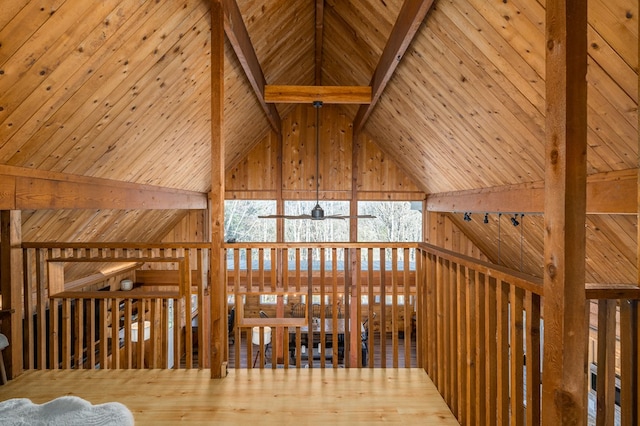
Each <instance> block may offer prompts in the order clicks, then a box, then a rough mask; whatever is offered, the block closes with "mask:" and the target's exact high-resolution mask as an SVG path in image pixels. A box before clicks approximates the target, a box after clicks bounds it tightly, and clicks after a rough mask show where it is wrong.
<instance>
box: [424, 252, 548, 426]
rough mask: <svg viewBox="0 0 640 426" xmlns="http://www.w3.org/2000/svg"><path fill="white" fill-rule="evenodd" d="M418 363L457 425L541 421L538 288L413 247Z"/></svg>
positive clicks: (489, 267) (520, 277) (504, 272)
mask: <svg viewBox="0 0 640 426" xmlns="http://www.w3.org/2000/svg"><path fill="white" fill-rule="evenodd" d="M419 252H420V261H419V264H420V265H421V268H420V269H419V271H420V272H419V277H418V306H419V309H418V339H417V341H418V342H419V343H418V359H419V362H418V363H419V365H420V366H421V367H423V368H425V370H426V371H427V373H428V374H429V376H430V377H431V379H432V380H433V382H434V383H435V385H436V386H437V388H438V390H439V391H440V393H441V394H442V396H443V397H444V398H445V401H446V402H447V404H448V405H449V407H450V408H451V410H452V412H453V413H454V415H455V416H456V417H457V419H458V421H460V423H461V424H465V425H474V424H488V425H489V424H491V425H493V424H518V425H522V424H527V425H535V424H539V423H540V409H541V399H540V396H541V384H542V383H541V360H542V351H541V326H542V322H541V312H540V311H541V303H542V296H543V294H542V283H541V281H539V280H536V279H533V278H531V277H529V276H525V275H524V274H518V273H516V272H513V271H511V270H508V269H506V268H502V267H499V266H496V265H493V264H489V263H486V262H481V261H478V260H476V259H472V258H470V257H466V256H462V255H459V254H456V253H453V252H450V251H447V250H444V249H440V248H438V247H435V246H431V245H428V244H420V245H419Z"/></svg>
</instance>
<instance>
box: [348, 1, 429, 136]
mask: <svg viewBox="0 0 640 426" xmlns="http://www.w3.org/2000/svg"><path fill="white" fill-rule="evenodd" d="M433 2H434V0H422V1H412V0H405V2H404V4H403V5H402V9H400V14H399V15H398V19H397V20H396V23H395V25H394V26H393V29H392V30H391V35H390V36H389V40H387V45H386V46H385V47H384V50H383V51H382V55H381V56H380V61H379V62H378V66H377V67H376V70H375V71H374V73H373V77H372V78H371V84H370V86H371V88H372V97H371V103H370V104H369V105H362V106H361V107H360V109H358V112H357V113H356V116H355V118H354V120H353V131H354V133H355V134H358V133H360V130H362V127H363V126H364V123H365V122H366V121H367V119H368V118H369V115H370V114H371V111H373V108H374V107H375V106H376V102H378V99H380V95H382V92H383V91H384V88H385V87H386V86H387V83H388V82H389V80H390V79H391V76H392V75H393V72H394V71H395V70H396V67H397V66H398V64H399V63H400V60H401V59H402V56H404V53H405V52H406V51H407V48H408V47H409V44H410V43H411V40H413V37H414V36H415V34H416V33H417V32H418V29H419V28H420V24H422V22H423V21H424V18H425V17H426V16H427V13H428V12H429V10H430V9H431V6H432V5H433Z"/></svg>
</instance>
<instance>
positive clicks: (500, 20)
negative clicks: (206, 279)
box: [0, 0, 638, 281]
mask: <svg viewBox="0 0 640 426" xmlns="http://www.w3.org/2000/svg"><path fill="white" fill-rule="evenodd" d="M236 3H237V6H238V9H239V11H240V14H241V16H242V21H243V24H244V26H246V30H247V33H248V36H249V38H250V40H251V44H252V46H253V49H255V55H256V58H257V60H258V63H259V66H260V68H261V70H262V72H263V73H264V79H265V80H266V83H268V84H274V85H275V84H279V85H317V84H322V85H336V86H366V85H369V84H370V83H371V80H372V76H373V74H374V71H375V69H376V66H377V65H378V64H379V62H380V60H381V55H382V52H383V51H384V49H385V45H386V43H387V40H388V39H389V37H390V34H391V32H392V29H393V26H394V24H395V22H396V19H397V17H398V15H399V13H400V10H401V8H402V5H403V1H402V0H384V1H382V0H354V1H342V0H324V1H320V2H319V1H315V0H237V2H236ZM588 4H589V40H588V46H589V47H588V52H589V68H588V121H589V129H588V172H589V174H592V175H600V174H603V173H618V172H621V173H624V172H625V171H628V170H629V169H636V168H637V167H638V166H637V158H638V118H637V105H638V86H637V85H638V16H637V13H638V1H637V0H589V3H588ZM0 6H1V7H0V167H1V166H3V165H6V166H17V167H22V168H28V169H35V170H38V171H41V172H61V173H65V174H74V175H80V176H85V177H95V178H105V179H112V180H116V181H123V182H130V183H136V184H146V185H156V186H160V187H165V188H172V189H176V190H182V191H194V192H207V191H209V188H210V150H209V140H210V127H211V121H210V46H209V41H210V37H209V28H210V25H211V22H210V14H209V1H208V0H172V1H153V0H103V1H101V2H98V3H96V2H88V1H85V0H0ZM544 8H545V1H543V0H492V1H486V0H435V2H434V4H433V6H432V7H431V9H430V11H429V13H428V15H427V17H426V18H425V19H424V22H423V23H422V25H421V26H420V27H419V29H418V32H417V33H416V35H415V37H414V39H413V41H412V42H411V44H410V45H409V48H408V50H407V52H406V53H405V54H404V56H403V57H402V58H399V59H400V60H399V63H398V66H397V68H396V69H395V71H394V73H393V75H392V77H391V79H390V81H389V82H388V84H387V85H386V86H385V88H384V91H383V92H382V95H381V96H380V98H379V99H378V101H377V102H376V104H375V107H374V108H373V109H372V110H371V114H370V116H369V118H368V119H367V120H366V121H365V122H364V125H363V127H362V130H361V131H362V132H363V133H364V134H365V135H366V136H367V137H368V138H371V140H373V141H374V142H375V143H376V144H377V145H378V146H379V147H380V149H381V150H382V151H383V152H384V153H385V154H386V155H388V156H389V157H390V158H392V159H393V160H395V162H396V163H397V164H399V165H402V168H403V170H404V172H405V173H406V174H407V175H408V176H409V177H411V178H412V180H413V181H414V182H415V183H416V185H417V186H418V187H419V188H420V189H421V190H422V191H424V192H425V193H427V194H441V193H449V192H456V191H463V190H472V189H481V188H493V187H501V186H504V185H513V184H528V183H532V182H541V181H542V180H543V179H544V158H543V154H544V140H545V135H544V129H545V123H544V121H545V69H544V68H545V58H544V55H545V53H544V44H545V43H544V20H545V17H544ZM317 10H320V11H321V12H322V15H321V20H318V19H317V15H316V11H317ZM317 34H320V35H321V43H317V41H316V35H317ZM317 46H321V47H320V50H318V47H317ZM318 65H319V69H318ZM224 90H225V122H224V138H225V144H226V146H225V152H226V155H225V159H224V160H225V165H226V166H227V168H228V169H230V168H231V167H233V166H234V165H235V164H237V163H238V162H239V161H241V160H242V159H243V157H244V156H245V155H246V154H247V153H248V152H249V151H250V150H251V149H252V148H253V147H254V146H255V145H256V144H257V143H259V141H261V140H263V139H264V137H265V135H267V134H268V133H269V132H270V131H271V128H272V125H271V122H270V120H269V118H268V116H267V114H265V111H264V108H263V105H261V102H260V100H259V99H258V98H257V96H256V95H255V93H254V90H253V88H252V85H251V82H250V80H249V79H248V78H247V76H246V74H245V71H244V69H243V67H242V64H241V62H240V60H239V59H238V57H237V56H236V54H235V52H234V50H233V48H232V46H231V44H230V43H228V42H227V45H226V47H225V81H224ZM276 108H277V112H278V114H279V116H280V117H282V118H285V117H286V116H287V115H288V114H290V113H291V111H292V108H293V106H292V105H287V104H278V105H276ZM340 108H341V109H342V111H343V112H344V113H345V114H346V116H347V117H349V118H350V119H353V118H354V117H356V114H357V112H358V105H342V106H340ZM0 189H1V188H0ZM183 215H184V210H162V211H154V210H135V209H130V210H103V209H100V210H98V209H94V210H90V209H89V210H73V211H70V210H61V211H54V210H30V211H25V212H24V213H23V222H24V228H23V234H24V235H23V238H24V240H25V241H36V240H56V239H58V240H71V241H73V240H97V241H104V240H111V241H114V240H125V241H133V240H149V241H153V240H158V239H161V238H162V236H163V235H164V234H165V233H166V232H167V231H168V230H169V229H171V228H172V227H173V225H175V224H176V223H177V222H178V221H179V220H180V218H181V217H183ZM451 217H452V218H453V219H454V221H455V222H456V223H457V225H458V226H459V227H460V228H461V229H463V230H464V232H465V233H467V234H468V235H470V236H471V237H472V238H474V239H475V241H476V242H477V243H478V245H479V246H481V248H483V249H484V250H485V251H486V252H487V253H488V256H489V258H492V259H493V260H494V261H495V260H496V258H497V254H496V250H497V249H496V245H495V240H496V235H495V227H492V228H491V229H490V227H487V226H485V227H483V224H482V223H481V221H480V220H474V221H472V222H469V223H466V222H463V221H462V220H460V217H461V216H460V217H459V216H458V215H455V214H454V215H452V216H451ZM476 217H477V216H476ZM492 217H494V218H495V216H492ZM528 220H529V222H528V223H529V227H528V228H527V232H528V233H527V234H525V235H524V238H523V239H524V240H525V241H526V243H525V253H526V254H527V256H526V258H527V259H531V260H530V261H529V263H530V264H528V265H525V268H524V269H526V270H527V271H529V272H532V273H537V274H539V273H538V272H537V271H539V267H540V264H541V250H540V247H541V242H542V219H541V217H540V216H539V215H538V216H531V217H530V218H528ZM148 223H156V224H158V226H156V227H154V228H153V229H149V227H148V226H145V224H148ZM492 224H495V219H494V221H493V222H492ZM636 226H637V220H636V218H635V216H634V215H598V216H594V217H591V216H590V217H589V219H588V223H587V227H588V237H589V244H591V249H590V248H589V246H588V248H587V249H588V250H587V252H588V253H587V255H588V259H587V260H588V262H590V263H591V264H596V263H597V261H598V259H601V258H602V256H605V257H606V256H607V255H606V253H609V255H608V256H609V257H607V259H608V261H609V262H608V263H609V266H608V267H607V269H604V270H596V269H597V268H596V269H593V268H595V267H593V266H592V267H591V269H588V271H591V272H590V274H591V275H590V277H589V278H590V279H591V280H594V281H603V280H607V279H609V280H611V281H625V280H635V269H634V265H635V244H637V237H636V231H635V227H636ZM503 232H509V231H508V227H504V228H503ZM512 232H516V234H514V235H512V236H510V237H509V236H507V237H506V238H507V239H509V238H511V239H512V240H513V241H518V239H519V236H518V234H517V232H519V231H512ZM600 246H607V247H609V248H610V249H611V250H610V251H609V252H606V251H603V252H600V251H599V249H597V247H600ZM502 250H503V251H502V253H503V256H504V255H505V253H508V250H506V251H505V247H502ZM590 250H591V251H590ZM517 251H518V250H517V249H514V252H513V253H512V256H508V255H507V256H506V258H505V257H503V258H502V259H501V261H505V259H506V261H507V262H510V266H513V267H516V266H518V258H519V255H518V253H517ZM509 259H511V260H510V261H509ZM525 263H527V262H525ZM610 273H613V277H612V276H611V275H610Z"/></svg>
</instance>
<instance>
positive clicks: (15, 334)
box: [0, 210, 23, 379]
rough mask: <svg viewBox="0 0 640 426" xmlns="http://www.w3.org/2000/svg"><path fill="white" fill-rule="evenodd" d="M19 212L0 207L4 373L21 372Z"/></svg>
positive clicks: (21, 262) (20, 224)
mask: <svg viewBox="0 0 640 426" xmlns="http://www.w3.org/2000/svg"><path fill="white" fill-rule="evenodd" d="M21 245H22V214H21V212H20V210H2V211H0V293H2V309H3V310H12V313H11V314H10V315H7V316H4V319H3V321H2V329H1V330H0V331H2V334H4V335H5V336H7V339H9V347H8V348H7V349H5V350H4V351H2V352H3V354H4V358H5V365H6V367H7V377H8V378H10V379H11V378H14V377H17V376H18V375H20V374H21V373H22V282H23V279H22V276H23V269H22V264H23V261H22V247H21Z"/></svg>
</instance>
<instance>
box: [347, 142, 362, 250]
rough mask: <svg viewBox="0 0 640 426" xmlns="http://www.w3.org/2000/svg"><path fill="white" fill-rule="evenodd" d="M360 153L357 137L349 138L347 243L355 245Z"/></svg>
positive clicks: (356, 237) (356, 238)
mask: <svg viewBox="0 0 640 426" xmlns="http://www.w3.org/2000/svg"><path fill="white" fill-rule="evenodd" d="M359 152H360V144H359V143H358V140H357V135H356V134H353V135H352V137H351V200H350V202H349V215H351V217H352V218H351V219H349V220H350V222H351V223H350V224H349V241H351V242H352V243H355V242H357V241H358V219H356V218H354V217H353V216H356V215H357V214H358V153H359Z"/></svg>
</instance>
